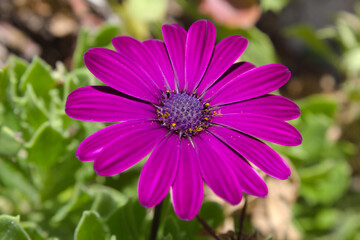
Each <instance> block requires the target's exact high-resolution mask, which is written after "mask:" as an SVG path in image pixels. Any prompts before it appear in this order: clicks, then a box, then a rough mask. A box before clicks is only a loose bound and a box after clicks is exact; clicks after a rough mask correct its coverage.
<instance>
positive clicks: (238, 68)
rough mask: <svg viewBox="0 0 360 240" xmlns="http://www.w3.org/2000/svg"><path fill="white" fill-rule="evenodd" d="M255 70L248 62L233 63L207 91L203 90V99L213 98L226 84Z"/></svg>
mask: <svg viewBox="0 0 360 240" xmlns="http://www.w3.org/2000/svg"><path fill="white" fill-rule="evenodd" d="M253 68H255V65H254V64H252V63H249V62H238V63H234V64H233V65H232V66H231V67H230V68H229V69H228V70H227V71H226V72H225V73H224V74H223V75H222V76H221V77H220V78H219V79H218V80H217V81H216V82H215V83H214V84H213V85H212V86H211V87H210V89H208V90H204V92H203V93H202V95H205V97H204V99H205V100H206V99H208V98H210V97H211V96H213V95H214V94H215V93H216V92H217V91H219V90H220V88H222V87H223V86H225V85H226V84H227V83H228V82H230V81H231V80H233V79H234V78H236V77H238V76H240V75H241V74H243V73H245V72H247V71H249V70H251V69H253Z"/></svg>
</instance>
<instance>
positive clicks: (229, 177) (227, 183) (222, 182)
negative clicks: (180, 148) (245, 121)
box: [193, 132, 242, 205]
mask: <svg viewBox="0 0 360 240" xmlns="http://www.w3.org/2000/svg"><path fill="white" fill-rule="evenodd" d="M193 141H194V143H195V146H196V148H197V151H198V160H199V167H200V171H201V175H202V176H203V179H204V181H205V182H206V184H207V185H209V187H210V188H211V189H212V190H213V191H214V193H216V194H217V195H218V196H219V197H221V198H223V199H224V200H226V201H227V202H229V203H231V204H233V205H236V204H238V203H240V201H241V199H242V189H241V187H240V185H239V183H238V180H237V178H238V176H237V175H236V174H235V173H234V171H233V169H232V167H231V165H230V163H229V158H228V153H229V151H225V152H222V150H223V147H222V146H223V145H224V144H223V143H221V142H220V141H219V140H218V139H216V138H215V137H214V136H213V135H211V134H210V133H207V132H203V133H201V134H199V135H198V136H196V137H194V138H193Z"/></svg>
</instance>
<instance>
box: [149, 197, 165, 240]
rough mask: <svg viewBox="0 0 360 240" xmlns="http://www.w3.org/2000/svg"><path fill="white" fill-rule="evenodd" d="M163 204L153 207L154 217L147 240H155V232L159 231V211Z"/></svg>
mask: <svg viewBox="0 0 360 240" xmlns="http://www.w3.org/2000/svg"><path fill="white" fill-rule="evenodd" d="M162 205H163V202H160V203H159V204H158V205H156V206H155V211H154V217H153V220H152V224H151V232H150V237H149V240H156V236H157V232H158V230H159V225H160V216H161V209H162Z"/></svg>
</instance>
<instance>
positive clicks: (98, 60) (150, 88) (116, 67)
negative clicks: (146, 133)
mask: <svg viewBox="0 0 360 240" xmlns="http://www.w3.org/2000/svg"><path fill="white" fill-rule="evenodd" d="M84 61H85V65H86V66H87V68H88V69H89V70H90V72H92V73H93V74H94V75H95V77H97V78H99V79H100V80H101V81H103V82H104V83H106V84H107V85H109V86H110V87H112V88H114V89H116V90H118V91H120V92H122V93H125V94H128V95H130V96H133V97H136V98H139V99H142V100H145V101H149V102H153V103H156V104H158V103H159V96H160V91H159V89H157V87H156V86H155V84H154V83H153V82H152V80H151V79H149V77H148V76H147V75H146V73H145V72H144V71H143V70H142V69H141V68H139V67H138V66H137V63H136V62H134V61H133V60H131V59H130V58H125V57H124V56H122V55H120V54H119V53H117V52H115V51H112V50H109V49H106V48H91V49H90V50H89V51H87V52H86V53H85V55H84Z"/></svg>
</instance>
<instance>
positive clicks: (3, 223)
mask: <svg viewBox="0 0 360 240" xmlns="http://www.w3.org/2000/svg"><path fill="white" fill-rule="evenodd" d="M0 239H3V240H31V239H30V237H29V236H28V234H27V233H26V232H25V231H24V229H23V228H22V227H21V226H20V217H19V216H17V217H12V216H8V215H1V216H0Z"/></svg>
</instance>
